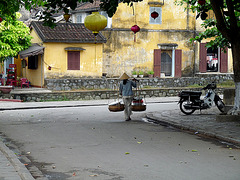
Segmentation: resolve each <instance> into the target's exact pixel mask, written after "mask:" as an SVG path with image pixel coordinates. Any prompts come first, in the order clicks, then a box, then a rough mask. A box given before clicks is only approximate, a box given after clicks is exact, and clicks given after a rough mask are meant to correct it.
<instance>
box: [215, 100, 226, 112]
mask: <svg viewBox="0 0 240 180" xmlns="http://www.w3.org/2000/svg"><path fill="white" fill-rule="evenodd" d="M215 104H216V106H217V108H218V109H219V111H221V112H224V110H225V104H224V102H223V101H222V100H221V99H218V100H217V101H215Z"/></svg>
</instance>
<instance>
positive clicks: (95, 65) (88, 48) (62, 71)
mask: <svg viewBox="0 0 240 180" xmlns="http://www.w3.org/2000/svg"><path fill="white" fill-rule="evenodd" d="M44 46H45V52H44V71H45V78H48V77H64V76H70V77H81V76H92V77H96V76H98V77H99V76H102V46H103V45H102V44H77V43H76V44H75V43H71V44H69V43H44ZM66 47H81V48H83V49H85V50H82V51H80V70H67V51H66V50H64V49H65V48H66ZM48 66H51V67H52V70H48V69H47V68H48Z"/></svg>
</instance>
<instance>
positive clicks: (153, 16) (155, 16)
mask: <svg viewBox="0 0 240 180" xmlns="http://www.w3.org/2000/svg"><path fill="white" fill-rule="evenodd" d="M158 16H159V14H158V13H157V12H156V11H153V12H152V13H151V17H152V18H153V19H156V18H157V17H158Z"/></svg>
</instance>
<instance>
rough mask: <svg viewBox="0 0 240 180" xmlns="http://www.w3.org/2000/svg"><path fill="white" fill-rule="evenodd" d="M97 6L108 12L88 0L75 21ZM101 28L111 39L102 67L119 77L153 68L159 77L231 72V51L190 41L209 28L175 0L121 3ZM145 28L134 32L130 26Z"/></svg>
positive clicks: (97, 9)
mask: <svg viewBox="0 0 240 180" xmlns="http://www.w3.org/2000/svg"><path fill="white" fill-rule="evenodd" d="M93 11H100V14H102V15H104V16H106V17H107V14H106V13H105V12H103V11H101V10H100V9H99V1H96V2H95V3H93V4H91V3H83V4H81V5H79V7H78V8H77V9H76V10H75V11H73V12H72V21H73V22H74V23H83V22H84V18H85V17H86V16H87V15H89V14H91V12H93ZM107 19H108V25H107V27H106V28H105V29H104V30H103V31H102V33H103V35H104V36H105V37H106V39H107V42H106V43H105V44H104V47H103V67H102V72H103V73H105V74H107V76H109V77H115V76H119V75H121V74H122V72H127V73H128V74H131V72H133V71H143V72H145V73H147V71H149V70H154V75H155V77H181V76H193V75H194V74H196V73H231V72H232V58H231V53H230V52H229V51H230V50H226V53H224V51H222V50H221V49H214V50H212V49H207V48H206V47H205V42H207V41H208V40H205V41H204V42H202V43H201V44H199V43H194V42H190V41H189V40H190V39H191V38H193V37H195V36H196V35H197V34H198V33H199V32H201V31H203V30H204V29H203V28H202V27H201V26H200V24H201V20H200V19H197V20H196V15H195V14H194V13H191V12H190V11H184V7H183V6H177V5H175V3H174V0H169V1H164V0H143V1H142V2H137V3H134V4H133V6H132V7H130V6H128V5H127V4H124V3H120V4H119V7H118V9H117V11H116V13H115V14H114V16H113V17H112V18H109V17H107ZM134 25H137V26H139V27H140V31H139V32H137V33H134V32H133V31H131V27H132V26H134Z"/></svg>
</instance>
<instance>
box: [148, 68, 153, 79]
mask: <svg viewBox="0 0 240 180" xmlns="http://www.w3.org/2000/svg"><path fill="white" fill-rule="evenodd" d="M153 74H154V71H152V70H151V71H148V77H149V78H153Z"/></svg>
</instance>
